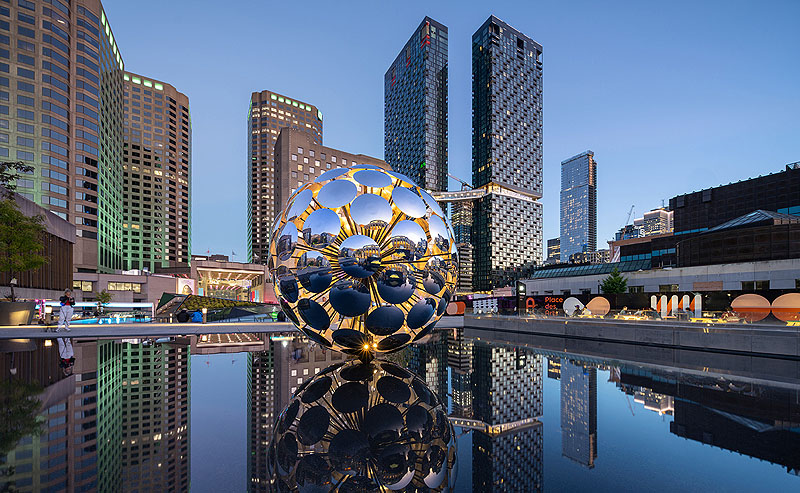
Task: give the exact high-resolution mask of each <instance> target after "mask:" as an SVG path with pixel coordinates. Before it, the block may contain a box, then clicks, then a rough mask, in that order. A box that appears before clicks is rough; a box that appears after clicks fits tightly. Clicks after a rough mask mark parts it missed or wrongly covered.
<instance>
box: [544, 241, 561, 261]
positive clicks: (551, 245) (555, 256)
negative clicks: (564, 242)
mask: <svg viewBox="0 0 800 493" xmlns="http://www.w3.org/2000/svg"><path fill="white" fill-rule="evenodd" d="M559 262H561V238H551V239H549V240H547V260H545V264H557V263H559Z"/></svg>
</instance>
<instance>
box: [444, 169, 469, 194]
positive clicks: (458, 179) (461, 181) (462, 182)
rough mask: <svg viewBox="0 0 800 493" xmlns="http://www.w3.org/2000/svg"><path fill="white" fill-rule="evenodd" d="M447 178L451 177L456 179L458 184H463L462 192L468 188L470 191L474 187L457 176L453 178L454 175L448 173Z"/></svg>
mask: <svg viewBox="0 0 800 493" xmlns="http://www.w3.org/2000/svg"><path fill="white" fill-rule="evenodd" d="M447 176H449V177H450V178H452V179H454V180H455V181H457V182H459V183H461V190H464V187H466V188H468V189H470V190H472V185H470V184H469V183H467V182H465V181H464V180H462V179H461V178H459V177H457V176H453V175H452V174H450V173H447Z"/></svg>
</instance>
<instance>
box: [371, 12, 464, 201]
mask: <svg viewBox="0 0 800 493" xmlns="http://www.w3.org/2000/svg"><path fill="white" fill-rule="evenodd" d="M447 43H448V39H447V27H445V26H444V25H442V24H440V23H438V22H436V21H435V20H433V19H431V18H430V17H425V18H424V19H423V20H422V23H421V24H420V25H419V27H418V28H417V29H416V30H415V31H414V34H413V35H412V36H411V39H409V40H408V42H407V43H406V45H405V46H404V47H403V49H402V50H400V54H398V55H397V58H395V60H394V62H392V65H391V66H390V67H389V70H387V71H386V74H385V75H384V76H383V87H384V89H383V93H384V129H385V133H384V155H385V156H384V158H385V160H386V162H387V163H389V165H390V166H391V167H392V169H393V170H395V171H397V172H399V173H403V174H404V175H406V176H408V177H409V178H411V179H412V180H414V182H415V183H416V184H417V185H419V186H421V187H423V188H425V189H427V190H433V191H437V192H439V191H446V190H447Z"/></svg>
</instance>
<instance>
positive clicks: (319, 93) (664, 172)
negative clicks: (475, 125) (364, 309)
mask: <svg viewBox="0 0 800 493" xmlns="http://www.w3.org/2000/svg"><path fill="white" fill-rule="evenodd" d="M489 5H491V8H490V7H489ZM105 8H106V13H107V14H108V17H109V20H110V22H111V26H112V29H113V31H114V35H115V38H116V40H117V43H118V45H119V46H120V47H121V50H122V55H123V58H124V61H125V66H126V69H128V70H131V71H133V72H137V73H140V74H142V75H147V76H150V77H153V78H155V79H159V80H163V81H165V82H169V83H171V84H172V85H174V86H175V87H176V88H177V89H178V90H179V91H181V92H183V93H185V94H186V95H188V96H189V100H190V103H191V115H192V127H193V133H192V139H193V146H192V160H193V161H192V166H193V169H192V173H193V177H192V183H193V189H192V205H193V210H192V219H193V225H192V227H193V231H192V233H193V234H192V250H193V253H195V254H204V253H206V251H208V250H210V251H211V252H212V253H223V254H227V255H230V254H231V252H232V251H235V252H236V257H235V260H238V261H243V260H246V253H247V251H246V250H247V249H246V245H247V185H248V176H247V174H248V171H247V167H248V158H247V139H248V133H247V124H246V123H247V121H246V118H247V109H248V104H249V100H250V94H251V92H253V91H260V90H264V89H270V90H274V91H277V92H280V93H283V94H286V95H287V96H290V97H292V98H296V99H298V100H301V101H305V102H308V103H310V104H314V105H316V106H317V107H319V108H320V109H321V110H322V112H323V115H324V137H323V143H324V144H325V145H327V146H330V147H334V148H338V149H342V150H344V151H348V152H353V153H363V154H369V155H372V156H376V157H383V74H384V72H385V71H386V69H387V68H388V66H389V64H390V63H391V61H392V60H394V58H395V56H396V55H397V53H398V52H399V50H400V49H401V48H402V46H403V45H404V44H405V42H406V41H407V40H408V38H409V37H410V35H411V34H412V32H413V30H414V29H415V28H416V27H417V26H418V24H419V23H420V21H421V20H422V18H423V17H424V16H425V15H429V16H431V17H432V18H434V19H436V20H437V21H439V22H441V23H443V24H445V25H446V26H447V27H448V28H449V41H450V43H449V50H450V51H449V69H450V79H449V85H450V129H449V131H450V139H449V158H450V172H451V173H453V174H455V175H457V176H459V177H461V178H463V179H465V180H466V181H468V182H469V181H471V162H470V160H471V91H472V87H471V58H470V57H471V47H470V43H471V36H472V33H473V32H474V31H475V30H476V29H477V28H478V27H479V26H480V25H481V24H482V23H483V22H484V21H485V20H486V18H487V17H488V16H489V15H490V14H494V15H496V16H497V17H499V18H501V19H503V20H504V21H506V22H507V23H509V24H510V25H512V26H513V27H515V28H517V29H519V30H521V31H522V32H524V33H525V34H527V35H528V36H530V37H531V38H533V39H534V40H536V41H538V42H539V43H541V44H542V45H543V47H544V55H543V62H544V111H543V113H544V180H545V181H544V198H543V199H542V202H543V204H544V240H547V239H548V238H552V237H556V236H558V233H559V231H558V220H559V206H558V204H559V200H558V199H559V186H560V162H561V161H562V160H563V159H566V158H568V157H571V156H573V155H575V154H578V153H580V152H582V151H585V150H587V149H591V150H592V151H594V153H595V158H596V160H597V162H598V168H597V174H598V194H597V196H598V235H597V236H598V238H597V240H598V248H603V247H605V241H606V240H608V239H610V238H612V237H613V234H614V232H615V231H616V230H617V229H618V228H620V227H621V226H622V225H623V224H624V222H625V219H626V217H627V214H628V210H629V209H630V207H631V205H635V207H636V215H637V216H641V214H642V213H643V212H644V211H646V210H649V209H651V208H654V207H659V206H660V205H661V200H662V199H664V200H665V201H668V200H669V198H670V197H672V196H675V195H677V194H680V193H686V192H691V191H693V190H699V189H702V188H707V187H711V186H716V185H720V184H725V183H729V182H731V181H738V180H742V179H745V178H749V177H754V176H759V175H764V174H768V173H772V172H776V171H779V170H781V169H783V167H784V165H785V164H787V163H790V162H795V161H800V117H798V115H800V53H799V49H800V30H798V29H797V21H798V19H800V2H798V1H792V0H787V1H764V2H753V1H730V0H728V1H703V2H698V1H686V2H683V1H673V2H641V1H638V2H636V1H631V2H597V1H572V2H566V1H560V2H558V1H537V2H522V1H519V2H500V1H494V2H485V1H484V2H473V1H454V2H443V1H437V2H430V1H428V2H416V1H406V2H382V1H374V0H373V1H363V2H361V1H359V2H355V1H353V2H349V1H339V2H330V1H327V2H316V1H305V2H267V1H236V0H230V1H228V2H224V3H221V2H217V1H214V2H212V1H205V0H194V1H179V0H168V1H164V0H158V1H157V0H136V1H122V0H116V1H115V0H109V1H106V2H105ZM457 185H458V184H457V183H455V182H453V181H452V180H451V183H450V188H451V190H454V189H458V187H457Z"/></svg>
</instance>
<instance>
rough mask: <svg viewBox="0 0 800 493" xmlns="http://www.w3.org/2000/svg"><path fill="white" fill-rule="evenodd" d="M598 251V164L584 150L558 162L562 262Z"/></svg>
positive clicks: (589, 152) (592, 156)
mask: <svg viewBox="0 0 800 493" xmlns="http://www.w3.org/2000/svg"><path fill="white" fill-rule="evenodd" d="M596 250H597V163H596V162H595V160H594V153H593V152H592V151H586V152H582V153H580V154H578V155H577V156H573V157H571V158H569V159H567V160H564V161H561V262H569V257H570V255H572V254H574V253H581V252H594V251H596Z"/></svg>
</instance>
